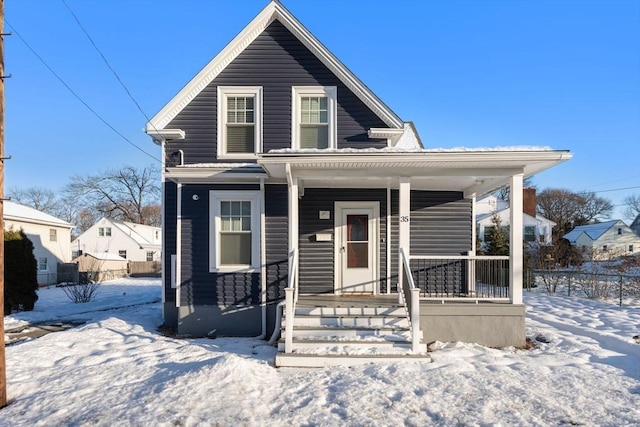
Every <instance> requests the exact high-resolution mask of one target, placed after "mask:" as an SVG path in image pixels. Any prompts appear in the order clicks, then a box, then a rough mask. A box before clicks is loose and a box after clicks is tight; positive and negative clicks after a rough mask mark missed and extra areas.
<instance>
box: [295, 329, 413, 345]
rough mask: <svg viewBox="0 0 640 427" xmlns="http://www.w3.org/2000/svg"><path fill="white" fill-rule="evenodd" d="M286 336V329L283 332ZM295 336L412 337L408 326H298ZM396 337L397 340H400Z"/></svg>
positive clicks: (324, 337) (320, 337)
mask: <svg viewBox="0 0 640 427" xmlns="http://www.w3.org/2000/svg"><path fill="white" fill-rule="evenodd" d="M282 335H283V336H284V331H283V333H282ZM293 337H294V338H306V339H326V340H329V339H334V340H340V339H341V338H342V339H345V338H346V337H360V339H363V338H368V339H371V338H372V337H384V338H385V339H389V340H390V341H392V340H394V338H393V337H399V338H398V339H400V340H409V339H411V331H410V330H409V329H408V328H377V329H372V328H356V327H327V326H316V327H314V326H296V327H295V328H293ZM398 339H396V340H395V341H398Z"/></svg>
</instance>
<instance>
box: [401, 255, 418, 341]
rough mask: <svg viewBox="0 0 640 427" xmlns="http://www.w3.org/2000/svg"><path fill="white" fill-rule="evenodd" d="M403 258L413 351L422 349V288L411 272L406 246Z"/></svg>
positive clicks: (403, 288)
mask: <svg viewBox="0 0 640 427" xmlns="http://www.w3.org/2000/svg"><path fill="white" fill-rule="evenodd" d="M400 256H401V258H402V266H403V268H402V292H401V295H402V296H403V297H404V303H405V304H406V306H407V311H408V312H409V322H410V325H411V351H412V352H414V353H418V352H419V351H420V289H418V288H417V287H416V285H415V282H414V280H413V275H412V274H411V267H410V266H409V260H408V259H407V254H406V253H405V250H404V248H401V249H400Z"/></svg>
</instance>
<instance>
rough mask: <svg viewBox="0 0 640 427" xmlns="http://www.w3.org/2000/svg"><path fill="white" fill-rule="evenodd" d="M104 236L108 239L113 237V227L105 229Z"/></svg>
mask: <svg viewBox="0 0 640 427" xmlns="http://www.w3.org/2000/svg"><path fill="white" fill-rule="evenodd" d="M104 235H105V236H107V237H109V236H111V227H105V229H104Z"/></svg>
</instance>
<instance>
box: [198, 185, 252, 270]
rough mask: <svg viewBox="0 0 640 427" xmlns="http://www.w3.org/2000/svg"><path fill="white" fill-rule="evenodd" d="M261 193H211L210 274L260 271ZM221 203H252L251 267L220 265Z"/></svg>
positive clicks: (218, 191)
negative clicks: (219, 231) (219, 232)
mask: <svg viewBox="0 0 640 427" xmlns="http://www.w3.org/2000/svg"><path fill="white" fill-rule="evenodd" d="M260 194H261V193H260V191H229V190H222V191H220V190H211V191H209V249H210V250H209V272H210V273H216V272H223V273H232V272H244V273H253V272H259V271H260V264H261V260H260V239H261V234H262V231H261V228H260V215H261V211H262V205H261V203H260ZM221 201H249V202H251V265H220V259H219V258H220V257H219V255H220V253H221V250H220V239H218V230H220V202H221Z"/></svg>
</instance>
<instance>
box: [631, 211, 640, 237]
mask: <svg viewBox="0 0 640 427" xmlns="http://www.w3.org/2000/svg"><path fill="white" fill-rule="evenodd" d="M629 227H630V228H631V229H632V230H633V231H635V233H636V234H637V235H639V236H640V214H638V216H636V219H634V220H633V222H632V223H631V225H630V226H629Z"/></svg>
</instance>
